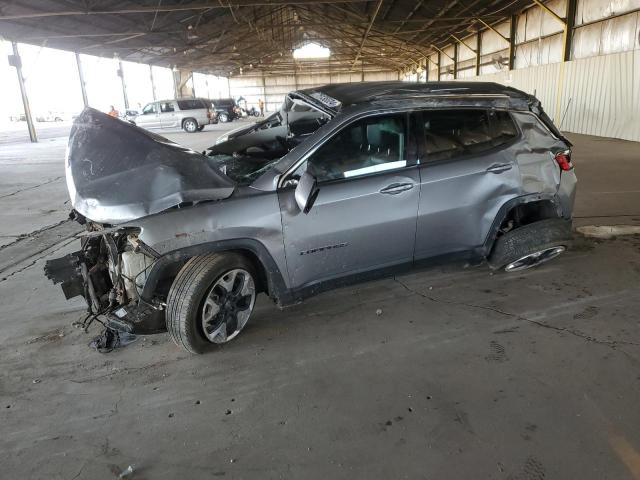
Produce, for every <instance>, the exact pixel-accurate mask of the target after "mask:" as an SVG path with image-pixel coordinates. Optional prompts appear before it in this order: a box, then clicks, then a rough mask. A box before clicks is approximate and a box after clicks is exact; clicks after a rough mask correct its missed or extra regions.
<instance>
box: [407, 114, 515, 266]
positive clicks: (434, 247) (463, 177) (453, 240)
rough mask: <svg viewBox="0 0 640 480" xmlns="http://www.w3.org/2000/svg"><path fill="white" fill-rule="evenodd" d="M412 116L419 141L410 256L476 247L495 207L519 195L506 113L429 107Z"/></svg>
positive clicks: (512, 138)
mask: <svg viewBox="0 0 640 480" xmlns="http://www.w3.org/2000/svg"><path fill="white" fill-rule="evenodd" d="M415 115H416V117H415V118H416V121H415V124H416V132H418V135H419V137H420V139H421V142H420V144H421V154H420V184H421V185H420V207H419V209H418V226H417V232H416V253H415V258H416V259H423V258H428V257H435V256H440V255H445V254H453V253H465V252H471V251H474V250H476V249H478V248H480V247H481V246H482V245H483V244H484V241H485V239H486V237H487V235H488V233H489V230H490V227H491V225H492V223H493V220H494V219H495V218H496V215H497V214H498V210H499V209H500V207H501V206H502V205H503V204H504V203H505V202H506V201H508V200H510V199H512V198H514V197H516V196H518V195H519V192H520V173H519V171H518V164H517V163H516V161H515V158H514V157H515V155H514V152H513V151H512V149H511V148H512V145H513V144H514V142H515V139H516V138H517V137H518V135H519V134H518V130H517V128H516V126H515V124H514V122H513V120H512V119H511V116H510V115H509V113H508V112H506V111H500V110H480V109H458V110H456V109H452V110H430V111H424V112H422V113H420V112H418V113H416V114H415Z"/></svg>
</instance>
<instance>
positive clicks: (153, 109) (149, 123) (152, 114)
mask: <svg viewBox="0 0 640 480" xmlns="http://www.w3.org/2000/svg"><path fill="white" fill-rule="evenodd" d="M135 122H136V125H138V126H139V127H143V128H160V110H159V108H158V104H157V103H148V104H147V105H146V106H145V107H144V108H143V109H142V114H141V115H138V116H137V117H136V120H135Z"/></svg>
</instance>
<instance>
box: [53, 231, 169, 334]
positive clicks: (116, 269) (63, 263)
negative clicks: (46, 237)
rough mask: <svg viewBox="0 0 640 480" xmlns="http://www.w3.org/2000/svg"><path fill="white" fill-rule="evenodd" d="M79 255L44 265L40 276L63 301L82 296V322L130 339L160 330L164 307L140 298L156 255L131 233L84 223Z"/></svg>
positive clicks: (164, 327) (70, 255)
mask: <svg viewBox="0 0 640 480" xmlns="http://www.w3.org/2000/svg"><path fill="white" fill-rule="evenodd" d="M86 227H87V231H86V232H84V233H83V234H81V249H80V250H79V251H77V252H73V253H70V254H68V255H66V256H64V257H62V258H56V259H54V260H49V261H47V262H46V264H45V268H44V271H45V275H46V276H47V277H48V278H49V279H51V280H52V281H53V282H54V283H56V284H57V283H60V284H61V287H62V291H63V292H64V295H65V297H66V298H67V299H70V298H73V297H77V296H82V297H84V299H85V301H86V303H87V312H88V316H87V318H88V319H98V320H100V321H101V322H103V323H104V324H105V325H106V326H108V327H110V328H113V329H115V330H119V331H125V332H128V333H133V334H141V335H144V334H151V333H158V332H162V331H164V330H166V326H165V317H164V306H163V305H162V304H161V303H159V302H157V303H155V304H154V303H152V302H147V301H145V300H143V299H142V298H141V292H142V288H143V286H144V283H145V281H146V278H147V275H148V272H149V271H150V269H151V267H152V265H153V264H154V262H155V261H156V259H157V258H158V256H159V255H158V254H157V253H156V252H154V251H153V250H152V249H151V248H149V247H148V246H146V245H145V244H144V243H142V242H141V241H140V240H139V239H138V233H139V232H138V230H137V229H135V228H130V227H124V228H104V227H103V226H102V225H100V224H95V223H92V222H87V223H86Z"/></svg>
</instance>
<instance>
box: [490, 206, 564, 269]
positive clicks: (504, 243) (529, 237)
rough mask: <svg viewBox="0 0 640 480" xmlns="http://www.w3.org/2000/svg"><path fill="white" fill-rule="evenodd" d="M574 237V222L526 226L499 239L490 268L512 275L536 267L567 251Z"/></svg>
mask: <svg viewBox="0 0 640 480" xmlns="http://www.w3.org/2000/svg"><path fill="white" fill-rule="evenodd" d="M571 237H572V236H571V223H570V222H568V221H566V220H563V219H561V218H550V219H546V220H540V221H537V222H533V223H530V224H528V225H523V226H522V227H518V228H516V229H514V230H511V231H509V232H507V233H505V234H504V235H502V236H500V237H498V239H497V240H496V241H495V243H494V246H493V249H492V251H491V254H490V255H489V258H488V261H489V265H490V266H491V268H493V269H501V270H504V271H506V272H509V273H511V272H518V271H521V270H525V269H528V268H532V267H536V266H538V265H541V264H543V263H546V262H548V261H550V260H552V259H554V258H556V257H557V256H558V255H560V254H561V253H563V252H564V251H566V250H567V248H569V247H570V245H571V241H572V240H571Z"/></svg>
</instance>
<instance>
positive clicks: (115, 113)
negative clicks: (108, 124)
mask: <svg viewBox="0 0 640 480" xmlns="http://www.w3.org/2000/svg"><path fill="white" fill-rule="evenodd" d="M107 115H109V116H110V117H115V118H118V117H119V116H120V113H119V112H118V110H116V109H115V108H113V105H111V109H110V110H109V113H108V114H107Z"/></svg>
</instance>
